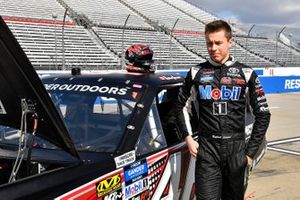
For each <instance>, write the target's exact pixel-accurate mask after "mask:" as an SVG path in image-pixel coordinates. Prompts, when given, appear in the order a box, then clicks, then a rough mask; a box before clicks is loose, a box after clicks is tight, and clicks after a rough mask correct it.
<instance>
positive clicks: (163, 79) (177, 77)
mask: <svg viewBox="0 0 300 200" xmlns="http://www.w3.org/2000/svg"><path fill="white" fill-rule="evenodd" d="M159 79H160V80H162V81H167V80H178V79H181V76H172V75H170V76H160V77H159Z"/></svg>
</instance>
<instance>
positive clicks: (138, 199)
mask: <svg viewBox="0 0 300 200" xmlns="http://www.w3.org/2000/svg"><path fill="white" fill-rule="evenodd" d="M148 199H149V190H146V191H145V192H142V193H141V194H138V195H136V196H134V197H131V198H129V200H148Z"/></svg>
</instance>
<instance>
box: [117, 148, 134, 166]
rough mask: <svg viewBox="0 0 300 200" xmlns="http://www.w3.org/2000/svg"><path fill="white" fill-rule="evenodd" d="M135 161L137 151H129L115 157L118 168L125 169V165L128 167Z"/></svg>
mask: <svg viewBox="0 0 300 200" xmlns="http://www.w3.org/2000/svg"><path fill="white" fill-rule="evenodd" d="M134 161H135V151H134V150H132V151H129V152H127V153H124V154H123V155H121V156H118V157H115V163H116V167H117V168H119V167H124V166H125V165H128V164H130V163H133V162H134Z"/></svg>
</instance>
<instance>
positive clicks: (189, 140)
mask: <svg viewBox="0 0 300 200" xmlns="http://www.w3.org/2000/svg"><path fill="white" fill-rule="evenodd" d="M184 140H185V142H186V144H187V146H188V148H189V151H190V154H191V155H192V156H193V157H195V158H196V157H197V152H198V148H199V144H198V142H196V141H195V140H194V139H193V137H192V136H191V135H188V136H186V137H185V139H184Z"/></svg>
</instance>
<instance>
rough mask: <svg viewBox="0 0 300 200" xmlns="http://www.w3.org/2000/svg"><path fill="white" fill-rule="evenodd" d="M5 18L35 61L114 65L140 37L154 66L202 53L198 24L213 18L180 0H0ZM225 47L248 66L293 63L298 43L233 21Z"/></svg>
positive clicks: (180, 64)
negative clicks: (230, 45) (262, 34)
mask: <svg viewBox="0 0 300 200" xmlns="http://www.w3.org/2000/svg"><path fill="white" fill-rule="evenodd" d="M0 4H1V7H0V15H1V16H2V17H3V18H4V20H5V21H6V22H7V24H8V26H9V27H10V29H11V31H12V32H13V33H14V35H15V36H16V38H17V40H18V41H19V43H20V45H21V46H22V48H23V49H24V51H25V53H26V54H27V56H28V58H29V59H30V61H31V62H32V64H33V65H34V67H35V68H36V69H46V70H48V69H49V70H57V69H69V68H72V67H75V66H80V67H81V68H84V69H97V70H99V69H122V68H123V64H124V62H123V61H122V58H123V56H122V55H123V54H124V51H125V49H126V48H127V47H128V46H129V45H132V44H133V43H144V44H147V45H149V46H150V47H151V48H152V49H153V50H154V59H155V63H156V66H157V68H158V69H184V68H189V67H190V66H193V65H196V64H197V63H199V62H202V61H204V60H205V58H207V56H208V55H207V51H206V45H205V38H204V33H203V32H204V27H205V24H207V23H208V22H210V21H212V20H215V19H218V17H217V16H216V15H214V14H213V13H211V12H209V11H206V10H205V9H202V8H198V7H196V6H194V5H192V4H190V3H188V2H186V1H184V0H152V1H148V0H85V1H82V0H26V1H24V0H0ZM233 30H234V37H235V38H234V39H235V44H234V47H233V48H232V49H231V54H232V55H234V56H235V57H236V58H237V59H238V60H240V61H242V62H244V63H245V64H248V65H250V66H251V67H274V66H299V65H300V51H299V49H298V48H296V47H294V46H292V45H287V44H285V43H283V42H281V41H280V40H278V39H277V40H275V39H270V38H267V37H254V36H250V35H249V34H247V33H245V32H243V31H242V30H241V29H238V28H236V26H233Z"/></svg>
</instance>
